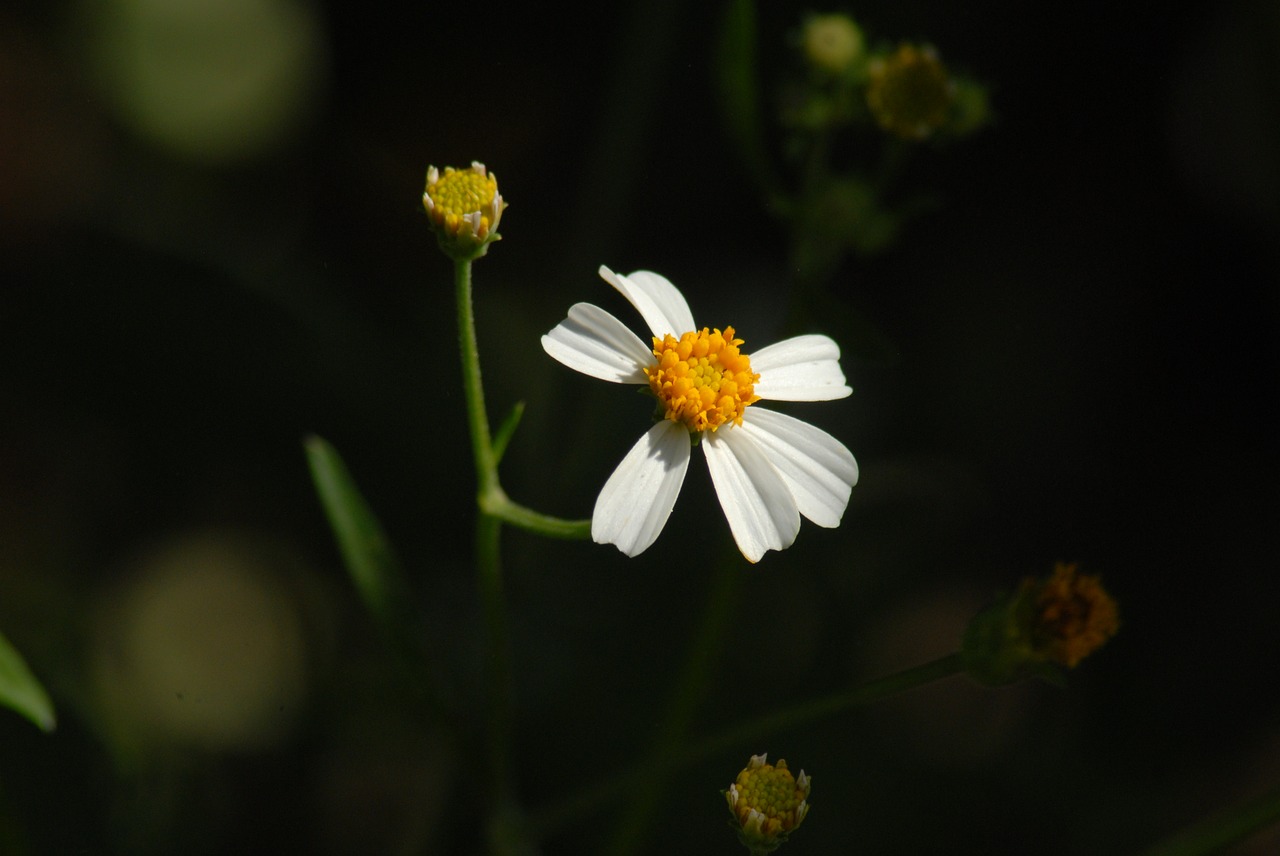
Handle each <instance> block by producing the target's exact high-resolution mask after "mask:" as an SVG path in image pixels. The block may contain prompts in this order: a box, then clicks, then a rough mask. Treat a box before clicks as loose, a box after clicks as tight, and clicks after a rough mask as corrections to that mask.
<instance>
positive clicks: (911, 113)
mask: <svg viewBox="0 0 1280 856" xmlns="http://www.w3.org/2000/svg"><path fill="white" fill-rule="evenodd" d="M868 71H869V73H870V78H871V79H870V82H869V83H868V85H867V106H868V107H869V108H870V109H871V115H873V116H874V117H875V119H876V122H877V124H879V125H880V127H881V128H884V129H885V130H886V131H888V132H889V133H891V134H893V135H895V136H897V137H901V138H902V139H904V140H923V139H925V138H926V137H928V136H929V135H930V134H932V133H933V132H934V131H936V130H937V129H939V128H941V127H942V126H943V125H945V124H946V123H947V119H948V118H949V116H950V114H951V103H952V100H953V99H954V97H955V84H954V82H953V81H952V80H951V77H950V76H949V75H948V73H947V69H946V66H944V65H943V64H942V60H940V59H939V58H938V54H937V52H936V51H935V50H934V49H933V48H931V47H928V46H927V45H926V46H925V47H916V46H915V45H902V46H901V47H899V48H898V49H897V50H896V51H894V52H893V53H892V54H890V55H889V56H887V57H882V58H877V59H874V60H872V61H871V63H870V64H869V67H868Z"/></svg>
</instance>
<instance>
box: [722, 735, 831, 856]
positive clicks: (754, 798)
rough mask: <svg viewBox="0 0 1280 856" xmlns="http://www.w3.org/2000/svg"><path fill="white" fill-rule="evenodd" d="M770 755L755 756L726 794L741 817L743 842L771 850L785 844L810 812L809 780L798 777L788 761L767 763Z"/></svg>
mask: <svg viewBox="0 0 1280 856" xmlns="http://www.w3.org/2000/svg"><path fill="white" fill-rule="evenodd" d="M767 758H768V756H767V755H753V756H752V757H751V762H750V763H749V764H748V765H747V768H746V769H745V770H743V771H742V772H741V773H739V774H738V778H737V780H736V781H735V782H734V783H733V784H732V785H730V786H729V790H727V791H725V792H724V795H725V800H726V801H727V802H728V803H729V810H730V811H732V812H733V816H734V817H735V818H737V821H738V824H739V825H740V829H741V832H740V834H741V837H742V839H743V843H744V844H747V845H748V846H749V847H754V848H756V849H766V850H771V849H773V848H772V845H777V844H781V843H782V842H783V841H785V840H786V838H787V836H788V835H789V834H790V833H791V832H793V831H794V830H795V829H796V828H797V827H798V826H800V823H801V822H802V821H803V820H804V818H805V815H807V814H808V813H809V802H808V800H809V788H810V781H809V777H808V776H806V775H805V773H804V771H803V770H801V771H800V777H799V778H794V777H793V776H792V775H791V771H790V770H788V769H787V762H786V761H784V760H781V759H779V760H778V763H777V765H776V766H775V765H773V764H769V763H766V761H767Z"/></svg>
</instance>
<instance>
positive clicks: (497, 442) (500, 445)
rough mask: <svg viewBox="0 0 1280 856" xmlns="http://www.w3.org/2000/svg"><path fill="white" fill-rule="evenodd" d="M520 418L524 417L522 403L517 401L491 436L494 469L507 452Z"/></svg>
mask: <svg viewBox="0 0 1280 856" xmlns="http://www.w3.org/2000/svg"><path fill="white" fill-rule="evenodd" d="M521 416H524V402H523V401H517V402H516V403H515V406H514V407H512V408H511V412H510V413H508V414H507V418H506V419H504V420H502V424H501V425H499V426H498V430H497V432H496V433H495V434H494V435H493V465H494V466H495V467H496V466H497V465H498V464H500V463H501V462H502V454H503V452H505V451H507V444H508V443H510V442H511V435H512V434H514V433H516V428H517V427H518V426H519V425H520V417H521Z"/></svg>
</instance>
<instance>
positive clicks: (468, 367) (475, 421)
mask: <svg viewBox="0 0 1280 856" xmlns="http://www.w3.org/2000/svg"><path fill="white" fill-rule="evenodd" d="M453 270H454V287H455V292H456V297H457V302H458V350H459V352H460V355H461V359H462V387H463V390H464V393H465V395H466V401H467V425H468V427H469V428H470V432H471V451H472V455H473V456H474V459H475V465H476V483H477V491H478V493H477V495H478V496H481V497H483V496H488V495H490V494H492V493H494V492H495V491H497V492H501V490H502V488H501V487H500V486H499V484H498V467H497V458H496V456H495V455H494V453H493V442H492V440H491V438H490V434H489V417H488V415H487V413H486V412H485V405H484V386H483V385H482V384H481V381H480V350H479V347H478V346H477V344H476V323H475V311H474V308H473V305H472V297H471V260H470V259H457V260H455V262H454V269H453ZM501 535H502V521H501V520H500V519H499V518H498V517H496V516H495V515H493V514H492V513H490V512H489V511H487V510H486V509H485V508H484V507H483V504H482V503H481V507H480V509H479V514H478V515H477V517H476V571H477V573H478V575H479V580H478V582H479V586H480V601H481V608H482V610H483V613H484V625H485V641H486V646H485V649H486V661H485V673H486V679H487V680H486V687H487V697H486V699H485V701H486V705H485V709H486V711H487V713H488V722H487V726H488V739H487V741H486V742H487V744H488V749H489V759H488V760H489V778H490V782H489V784H490V788H491V789H492V790H491V793H492V797H493V799H494V801H495V805H500V804H502V803H503V802H504V801H505V800H506V798H507V796H508V792H509V788H510V776H509V775H508V770H507V765H508V758H509V757H510V754H509V752H508V749H509V747H510V743H511V698H510V687H511V666H510V653H509V643H508V638H507V613H506V604H505V602H504V600H503V593H502V564H501V550H500V539H501Z"/></svg>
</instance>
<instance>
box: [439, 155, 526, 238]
mask: <svg viewBox="0 0 1280 856" xmlns="http://www.w3.org/2000/svg"><path fill="white" fill-rule="evenodd" d="M422 204H423V206H424V207H425V208H426V209H427V216H428V217H429V218H430V220H431V227H432V228H433V229H435V230H436V231H437V233H438V234H439V237H440V240H441V245H442V246H444V245H445V244H446V243H449V244H456V245H457V247H458V248H459V249H463V250H465V249H471V248H474V247H477V246H479V245H482V244H485V243H487V242H488V241H490V240H495V239H496V238H497V237H498V236H497V228H498V223H499V221H500V220H501V219H502V211H503V209H504V208H506V207H507V203H506V202H504V201H503V200H502V195H501V194H500V193H498V177H497V176H496V175H494V174H492V173H489V172H487V171H486V170H485V167H484V164H482V163H479V162H473V163H472V164H471V167H470V168H469V169H464V170H459V169H454V168H453V167H451V166H450V167H445V169H444V172H443V173H441V172H440V170H438V169H436V168H435V167H434V166H433V167H431V168H430V169H428V170H427V188H426V190H425V191H424V192H423V194H422Z"/></svg>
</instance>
